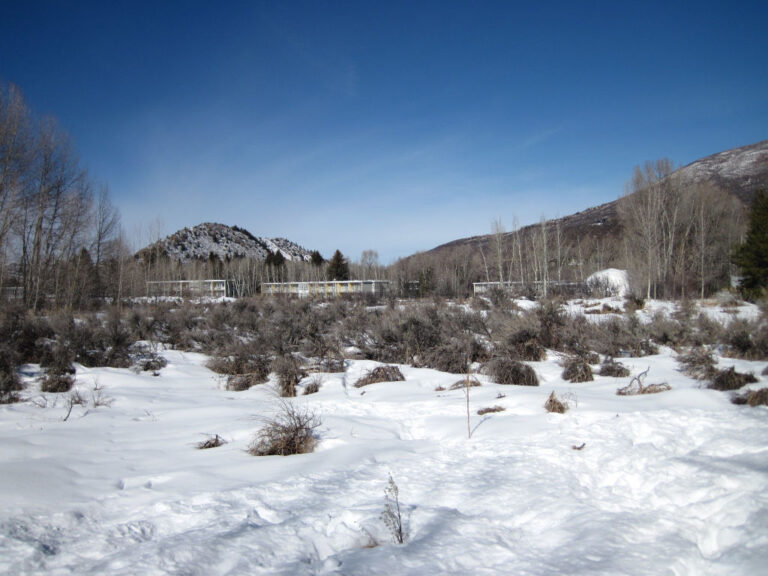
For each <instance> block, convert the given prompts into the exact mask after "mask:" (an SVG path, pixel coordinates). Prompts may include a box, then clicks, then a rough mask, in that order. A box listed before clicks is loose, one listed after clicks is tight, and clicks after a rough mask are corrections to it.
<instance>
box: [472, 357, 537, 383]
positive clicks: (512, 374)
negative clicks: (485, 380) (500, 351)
mask: <svg viewBox="0 0 768 576" xmlns="http://www.w3.org/2000/svg"><path fill="white" fill-rule="evenodd" d="M484 370H485V373H486V374H488V376H490V377H491V379H492V380H493V381H494V382H497V383H498V384H516V385H518V386H538V385H539V379H538V377H537V376H536V372H535V371H534V369H533V368H531V367H530V366H528V365H527V364H523V363H522V362H519V361H518V360H512V359H511V358H502V357H496V358H492V359H491V360H490V361H489V362H488V363H487V364H486V365H485V366H484Z"/></svg>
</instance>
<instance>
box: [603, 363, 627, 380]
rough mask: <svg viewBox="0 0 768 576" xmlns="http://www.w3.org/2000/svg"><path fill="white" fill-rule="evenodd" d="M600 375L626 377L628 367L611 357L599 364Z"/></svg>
mask: <svg viewBox="0 0 768 576" xmlns="http://www.w3.org/2000/svg"><path fill="white" fill-rule="evenodd" d="M600 376H611V377H613V378H626V377H627V376H629V368H627V367H626V366H624V364H622V363H621V362H616V361H615V360H614V359H613V358H609V359H607V360H606V361H605V362H603V363H602V364H601V365H600Z"/></svg>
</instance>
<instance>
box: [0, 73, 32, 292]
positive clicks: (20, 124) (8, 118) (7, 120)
mask: <svg viewBox="0 0 768 576" xmlns="http://www.w3.org/2000/svg"><path fill="white" fill-rule="evenodd" d="M29 136H30V132H29V113H28V111H27V108H26V106H25V104H24V100H23V98H22V96H21V92H20V91H19V89H18V88H16V86H14V85H10V86H8V87H7V88H4V89H3V90H2V92H0V286H2V284H3V281H4V278H5V260H6V257H7V253H8V249H9V246H8V245H9V239H10V233H11V229H12V225H13V224H14V219H15V218H16V217H17V215H18V214H17V208H18V200H19V197H20V195H21V188H22V186H23V185H24V178H25V172H26V169H27V164H28V158H29V150H28V146H29Z"/></svg>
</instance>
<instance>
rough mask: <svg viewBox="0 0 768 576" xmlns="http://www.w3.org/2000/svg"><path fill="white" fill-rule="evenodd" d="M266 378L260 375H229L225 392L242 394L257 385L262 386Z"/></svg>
mask: <svg viewBox="0 0 768 576" xmlns="http://www.w3.org/2000/svg"><path fill="white" fill-rule="evenodd" d="M266 381H267V378H266V377H264V376H263V375H262V374H261V373H253V374H230V375H229V376H227V390H229V391H230V392H243V391H245V390H249V389H250V388H251V387H252V386H256V385H257V384H264V382H266Z"/></svg>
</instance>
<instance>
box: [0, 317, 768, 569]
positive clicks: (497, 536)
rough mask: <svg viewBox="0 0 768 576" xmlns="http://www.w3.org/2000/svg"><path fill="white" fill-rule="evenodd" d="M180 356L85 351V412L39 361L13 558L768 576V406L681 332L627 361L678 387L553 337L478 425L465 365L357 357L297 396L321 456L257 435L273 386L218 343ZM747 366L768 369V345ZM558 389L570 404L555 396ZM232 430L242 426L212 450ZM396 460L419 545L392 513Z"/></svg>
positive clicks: (17, 453)
mask: <svg viewBox="0 0 768 576" xmlns="http://www.w3.org/2000/svg"><path fill="white" fill-rule="evenodd" d="M748 314H749V313H748ZM163 355H164V356H165V357H166V358H167V360H168V366H167V367H165V368H163V369H162V370H161V371H160V375H159V376H156V377H154V376H152V374H151V373H139V374H137V373H134V372H132V371H130V370H119V369H109V368H99V369H88V368H83V367H81V366H77V368H78V371H77V383H76V386H77V388H78V389H79V390H80V391H81V392H82V393H83V396H85V397H86V399H88V400H89V401H88V403H87V406H74V407H73V409H72V412H71V414H70V415H69V418H67V420H66V421H64V418H65V416H67V412H68V406H67V404H66V402H65V398H66V396H65V395H58V397H57V395H55V394H41V393H39V392H37V391H36V390H37V389H39V387H37V384H36V383H35V381H34V377H35V373H36V370H37V367H36V366H27V367H26V368H25V373H26V379H27V381H28V382H29V384H28V387H27V390H26V391H25V393H24V396H25V397H26V398H27V399H28V400H29V401H26V402H23V403H19V404H13V405H4V406H0V471H1V472H0V573H5V574H42V573H45V574H99V575H103V574H189V575H193V574H194V575H197V574H199V575H211V574H285V575H296V574H348V575H353V574H355V575H357V574H383V575H384V574H385V575H388V576H392V575H396V574H397V575H399V574H413V575H417V574H418V575H425V574H462V575H466V574H529V575H538V574H541V575H544V574H571V575H572V574H654V575H656V574H708V575H710V574H722V575H734V574H744V575H754V574H761V573H762V574H765V573H766V572H765V571H766V566H768V408H765V407H758V408H750V407H746V406H735V405H733V404H731V402H730V396H729V394H727V393H724V392H716V391H713V390H707V389H704V388H702V386H701V383H699V382H697V381H694V380H692V379H690V378H688V377H686V376H684V375H683V374H682V373H681V372H680V371H679V368H678V364H677V362H676V361H675V353H674V352H673V351H671V350H669V349H662V351H661V353H660V354H659V355H657V356H651V357H645V358H625V359H620V360H621V361H622V362H623V363H624V364H625V365H626V366H627V367H629V368H630V369H631V370H632V374H633V375H634V374H637V373H638V372H641V371H643V370H645V369H646V368H648V367H650V372H649V375H648V378H647V381H646V382H647V383H654V382H667V383H669V384H670V385H671V387H672V390H671V391H669V392H664V393H661V394H656V395H647V396H634V397H621V396H617V395H616V394H615V392H616V389H617V388H618V387H619V386H624V385H626V384H627V383H628V382H629V380H630V378H608V377H601V376H595V381H594V382H589V383H584V384H570V383H568V382H565V381H563V380H562V378H561V376H560V374H561V372H562V368H561V367H560V366H559V364H558V363H557V362H558V359H559V356H558V355H557V354H556V353H553V352H550V353H549V356H548V359H547V360H546V361H544V362H532V363H530V364H531V365H532V366H533V367H534V368H535V369H536V372H537V374H538V376H539V379H540V387H538V388H526V387H519V386H503V385H498V384H493V383H491V382H489V380H488V379H487V378H486V377H484V376H479V377H478V378H479V380H480V381H481V382H482V384H483V385H482V386H481V387H477V388H472V389H471V391H470V405H471V411H472V417H471V424H470V426H471V429H472V437H471V439H468V438H467V421H466V399H465V395H464V391H463V390H454V391H451V390H448V389H449V388H450V386H451V385H452V384H454V383H455V382H456V381H457V380H459V379H460V377H459V376H457V375H450V374H445V373H441V372H437V371H434V370H429V369H416V368H412V367H409V366H401V367H400V368H401V370H402V372H403V374H404V375H405V377H406V381H405V382H388V383H379V384H374V385H371V386H367V387H365V388H360V389H358V388H355V387H353V386H352V384H353V383H354V382H355V381H356V380H357V379H358V378H359V377H360V376H361V375H363V374H365V373H366V372H368V371H369V370H370V369H371V368H373V367H374V366H376V365H377V364H376V363H374V362H369V361H350V362H349V368H348V370H347V372H346V373H345V374H324V375H322V376H320V378H322V387H321V389H320V391H319V393H317V394H313V395H310V396H300V397H298V398H295V399H292V400H290V401H291V402H294V403H296V404H298V405H299V406H302V407H307V408H310V409H311V410H313V411H314V412H315V413H316V414H317V415H318V416H319V417H320V418H321V419H322V425H321V427H320V428H319V430H318V432H319V438H320V443H319V447H318V450H317V451H316V452H315V453H313V454H306V455H298V456H289V457H281V456H270V457H254V456H251V455H250V454H248V453H247V452H246V448H247V447H248V444H249V443H250V442H251V440H252V438H253V436H254V434H255V433H256V432H257V431H258V430H259V428H260V426H261V425H262V423H263V421H264V418H266V417H269V416H271V415H273V414H274V413H275V411H276V410H278V408H279V399H278V398H277V397H276V395H275V392H274V387H273V386H272V385H270V384H265V385H261V386H256V387H254V388H252V389H250V390H248V391H246V392H229V391H226V390H225V388H224V383H223V381H221V380H220V379H219V377H217V376H216V375H215V374H213V373H212V372H210V371H209V370H208V369H207V368H206V367H205V362H206V360H207V358H206V357H205V356H202V355H199V354H194V353H182V352H177V351H165V352H163ZM731 365H735V366H736V367H737V369H738V370H740V371H752V372H754V373H755V374H756V375H758V377H759V378H760V382H759V383H758V384H753V385H751V387H753V388H754V387H761V386H765V385H766V377H764V376H759V374H760V373H761V372H762V370H763V369H764V368H765V366H766V363H765V362H746V361H737V360H730V359H720V367H727V366H731ZM305 382H308V379H307V380H305ZM96 385H98V387H99V388H101V389H102V390H101V392H100V394H101V395H102V397H103V398H110V399H112V403H111V406H93V402H92V398H91V397H92V394H93V392H92V390H93V388H94V386H96ZM438 387H443V388H446V390H443V391H436V390H435V389H436V388H438ZM552 390H555V391H556V392H557V393H558V394H559V395H569V396H570V398H571V401H572V404H573V405H572V408H571V410H570V411H569V412H567V413H566V414H564V415H560V414H549V413H547V412H546V411H545V410H544V408H543V405H544V402H545V400H546V399H547V397H548V396H549V394H550V392H551V391H552ZM491 406H501V407H503V408H504V409H505V410H504V411H502V412H496V413H491V414H487V415H485V416H478V415H477V413H476V412H477V410H478V409H481V408H486V407H491ZM213 434H219V435H220V436H222V437H223V438H224V439H226V440H227V444H225V445H223V446H221V447H218V448H214V449H209V450H198V449H196V445H197V443H198V442H200V441H203V440H205V439H206V438H208V435H213ZM582 446H583V447H582ZM575 447H582V449H580V450H576V449H574V448H575ZM390 474H391V475H392V477H393V479H394V480H395V482H396V483H397V485H398V487H399V494H400V502H401V506H402V509H403V517H404V521H405V529H406V534H407V541H406V543H405V544H403V545H398V544H395V543H394V542H393V539H392V535H391V534H390V532H389V530H388V529H387V527H386V526H385V524H384V522H383V521H382V520H381V514H382V512H383V511H384V507H385V496H384V490H385V488H386V487H387V482H388V477H389V475H390Z"/></svg>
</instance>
